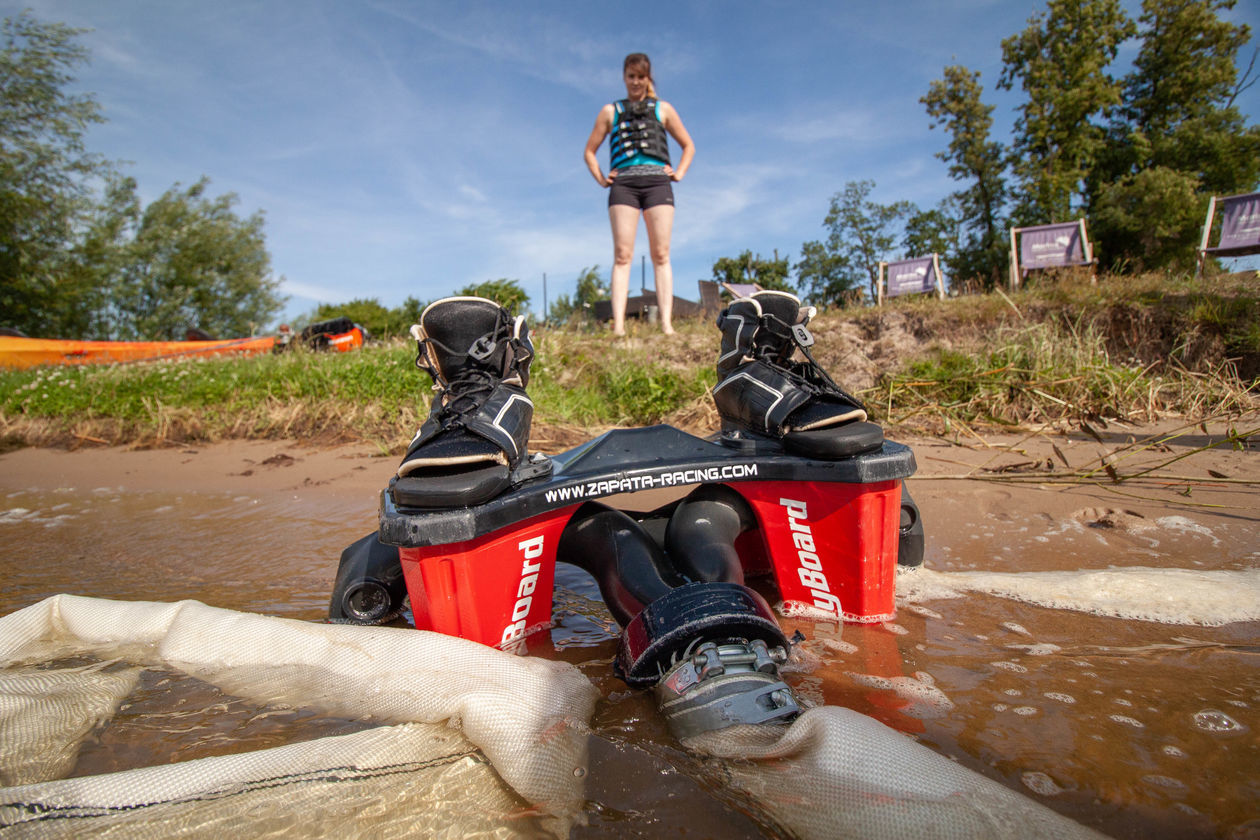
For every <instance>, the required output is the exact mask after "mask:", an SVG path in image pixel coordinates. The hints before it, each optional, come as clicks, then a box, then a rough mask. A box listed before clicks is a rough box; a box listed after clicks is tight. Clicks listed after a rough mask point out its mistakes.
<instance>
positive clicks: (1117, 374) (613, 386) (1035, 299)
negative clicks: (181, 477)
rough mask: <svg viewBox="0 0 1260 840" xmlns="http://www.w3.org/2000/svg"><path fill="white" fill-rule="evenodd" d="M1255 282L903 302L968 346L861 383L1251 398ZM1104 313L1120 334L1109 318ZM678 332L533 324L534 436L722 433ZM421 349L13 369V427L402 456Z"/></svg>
mask: <svg viewBox="0 0 1260 840" xmlns="http://www.w3.org/2000/svg"><path fill="white" fill-rule="evenodd" d="M1256 288H1257V286H1256V284H1255V283H1254V282H1246V281H1240V282H1239V283H1237V284H1236V285H1235V286H1234V287H1233V288H1232V289H1222V288H1221V287H1220V286H1219V285H1217V286H1209V285H1207V283H1205V282H1199V281H1194V280H1193V279H1192V278H1184V277H1183V278H1171V279H1170V278H1158V277H1150V276H1146V277H1142V278H1111V279H1107V280H1104V281H1100V282H1099V284H1098V285H1096V286H1095V285H1093V284H1089V283H1087V282H1064V283H1060V284H1057V285H1053V286H1049V285H1048V286H1047V287H1046V288H1044V289H1032V290H1025V291H1022V292H1020V293H1018V294H1013V295H1009V296H1007V295H997V294H991V295H977V296H973V297H969V298H966V299H959V300H947V301H943V302H942V301H936V300H911V301H895V302H894V303H893V304H892V306H891V307H890V308H891V309H894V310H899V311H900V313H901V314H902V316H903V317H905V318H908V319H913V320H915V321H916V322H921V323H922V324H923V325H924V327H923V329H922V330H921V332H922V333H923V334H924V335H927V336H936V337H944V336H945V335H946V334H948V333H949V332H950V331H951V330H952V331H954V333H955V335H954V338H955V339H956V340H953V341H952V342H951V341H941V342H938V343H936V344H928V343H926V340H925V343H924V344H923V345H921V346H920V348H919V349H918V351H917V352H908V353H907V354H906V355H905V356H904V357H903V361H902V362H901V363H900V366H899V367H897V368H894V369H891V370H888V371H886V372H885V373H884V374H883V376H882V377H881V378H880V379H879V380H878V382H877V383H876V384H875V386H874V387H873V388H871V389H867V390H865V391H863V392H862V394H861V395H862V396H863V398H864V399H866V400H867V402H868V404H869V405H870V407H871V408H872V410H873V412H874V415H875V419H877V420H878V421H879V422H881V423H883V424H884V425H886V426H891V427H894V428H896V427H900V428H903V429H912V430H927V431H947V430H952V429H956V428H958V427H960V426H975V425H991V424H997V425H1001V426H1013V425H1022V424H1038V423H1047V422H1054V421H1061V420H1065V419H1067V420H1072V419H1084V418H1092V417H1117V418H1126V419H1130V420H1135V421H1143V420H1150V419H1154V418H1156V417H1159V416H1161V415H1164V414H1169V413H1172V414H1180V415H1184V416H1187V417H1190V418H1196V417H1208V416H1219V415H1222V414H1243V413H1246V412H1250V411H1255V410H1256V409H1257V407H1258V406H1260V400H1258V399H1257V393H1256V383H1255V381H1251V382H1246V383H1244V382H1242V381H1240V380H1239V378H1238V376H1237V375H1236V373H1235V372H1234V370H1233V368H1232V367H1231V365H1230V364H1229V362H1228V359H1229V358H1230V357H1229V355H1228V353H1229V352H1232V351H1231V349H1230V348H1231V347H1238V348H1240V349H1241V351H1243V352H1247V348H1248V347H1249V346H1250V347H1258V348H1260V309H1258V308H1257V307H1258V304H1257V294H1256ZM1115 306H1124V307H1128V308H1130V309H1131V310H1132V311H1133V312H1134V313H1135V315H1134V317H1132V318H1130V319H1128V320H1126V321H1124V330H1126V331H1132V332H1133V333H1134V335H1133V336H1129V335H1127V333H1126V335H1125V336H1124V340H1123V341H1117V337H1116V335H1115V334H1114V333H1115V329H1116V328H1115V326H1114V325H1115V323H1116V321H1115V319H1111V320H1110V321H1108V320H1107V319H1102V318H1099V317H1097V316H1098V313H1100V312H1106V311H1108V309H1109V307H1115ZM883 312H884V310H875V309H865V310H857V311H847V312H835V313H826V314H824V315H822V316H820V318H819V321H818V322H817V323H816V324H814V325H813V326H814V327H816V329H815V332H816V333H817V334H820V335H826V334H827V333H828V330H834V328H836V327H838V326H839V325H841V324H842V322H844V321H845V320H849V321H857V322H859V323H860V324H861V323H869V322H871V321H872V319H875V320H878V319H880V318H882V317H884V316H883ZM1108 323H1110V324H1111V325H1112V326H1111V327H1109V329H1111V330H1112V333H1113V334H1111V335H1108V334H1106V329H1108V327H1106V326H1100V324H1102V325H1106V324H1108ZM1170 324H1172V328H1173V332H1174V334H1178V335H1182V336H1183V338H1182V339H1181V340H1182V342H1183V343H1185V344H1187V345H1188V343H1191V342H1195V343H1196V347H1202V346H1206V345H1207V344H1210V341H1208V339H1212V337H1213V336H1215V337H1216V340H1220V341H1223V342H1224V344H1225V354H1224V355H1222V354H1220V353H1218V354H1217V356H1216V358H1217V359H1219V361H1214V362H1211V363H1210V364H1206V365H1205V364H1202V363H1197V364H1196V363H1185V362H1183V361H1179V360H1184V359H1187V358H1190V354H1189V353H1188V352H1187V351H1186V347H1185V346H1177V345H1175V344H1170V343H1169V339H1168V333H1169V330H1170V326H1169V325H1170ZM676 326H678V327H679V332H680V335H679V336H676V337H673V338H671V339H665V338H663V337H661V336H660V334H659V333H657V332H655V330H653V329H642V330H638V331H637V335H636V334H635V331H634V330H632V337H631V339H630V340H629V341H627V342H616V343H614V342H612V341H610V340H609V338H608V336H607V335H606V334H605V333H602V332H590V331H584V330H565V329H547V330H542V331H540V332H538V333H537V334H536V336H535V344H536V347H537V355H536V358H535V359H534V362H533V365H532V377H531V381H530V383H529V393H530V396H531V397H532V398H533V400H534V403H535V405H536V410H535V416H534V438H535V441H534V443H533V445H534V446H535V447H536V448H541V449H543V450H544V451H554V450H556V449H560V448H566V447H567V446H568V445H572V444H574V443H576V442H578V441H580V440H582V439H585V438H587V437H589V436H590V435H591V434H594V433H597V432H599V431H602V430H603V429H606V428H610V427H614V426H641V425H649V424H652V423H659V422H668V423H671V424H673V425H676V426H678V427H679V428H683V429H685V430H687V431H691V432H693V433H696V434H708V433H710V432H712V431H714V430H715V429H716V428H717V415H716V411H715V410H714V408H713V404H712V400H711V398H710V397H709V390H710V389H711V388H712V386H713V385H714V384H715V381H716V375H715V373H714V369H713V361H714V359H715V357H716V350H717V338H718V336H717V334H716V331H715V330H714V329H713V326H712V323H711V321H705V322H704V323H700V322H697V323H695V324H677V325H676ZM1138 346H1141V347H1143V348H1145V349H1144V350H1143V351H1142V352H1143V353H1145V355H1144V356H1143V359H1142V360H1139V359H1138V358H1137V357H1136V355H1134V354H1135V353H1137V351H1135V350H1133V351H1131V350H1126V351H1117V350H1116V349H1115V348H1117V347H1138ZM946 347H953V348H954V349H942V348H946ZM1109 347H1110V348H1112V349H1110V350H1109ZM960 348H963V349H960ZM1150 348H1156V349H1155V350H1154V351H1153V352H1148V351H1150ZM815 352H816V353H817V352H818V348H817V347H816V348H815ZM1117 354H1119V355H1124V357H1123V358H1115V357H1114V356H1115V355H1117ZM1126 354H1127V355H1126ZM414 357H415V345H414V344H413V343H411V342H403V341H394V342H392V343H384V344H377V345H370V346H368V347H365V348H364V349H363V350H361V351H358V352H354V353H345V354H338V353H314V352H304V351H299V352H292V353H287V354H283V355H278V356H271V355H267V356H256V357H250V358H231V357H216V358H208V359H182V360H173V361H160V362H152V363H132V364H120V365H110V366H74V367H58V368H44V369H36V370H25V371H5V370H0V438H3V440H4V441H5V445H7V446H15V445H24V444H71V445H73V444H74V443H76V442H81V441H83V440H93V441H101V442H105V443H126V444H139V445H162V444H176V443H184V442H197V441H214V440H220V439H225V438H286V439H299V440H309V441H314V442H342V441H368V442H372V443H374V444H375V445H377V446H378V447H380V448H381V449H382V450H388V451H398V450H399V449H401V448H402V447H403V446H404V445H405V444H406V442H407V441H408V440H409V439H410V437H411V435H412V434H413V433H414V431H415V429H416V428H417V427H418V426H419V424H420V423H421V422H422V421H423V419H424V417H425V416H426V415H427V413H428V410H429V402H430V399H431V397H432V392H431V390H430V385H431V383H430V381H429V378H428V376H427V375H426V374H424V373H422V372H421V371H418V370H417V369H416V368H415V366H414ZM1200 358H1202V357H1200Z"/></svg>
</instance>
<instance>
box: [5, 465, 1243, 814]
mask: <svg viewBox="0 0 1260 840" xmlns="http://www.w3.org/2000/svg"><path fill="white" fill-rule="evenodd" d="M2 501H3V504H2V505H0V540H2V544H3V545H4V548H3V549H0V575H3V579H4V581H5V586H4V588H3V590H2V591H0V612H3V613H8V612H11V611H12V610H15V609H18V608H20V607H23V606H27V605H29V604H32V603H34V602H36V601H38V600H40V599H42V598H44V597H46V596H49V595H53V594H56V593H59V592H68V593H73V594H81V595H96V596H102V597H109V598H119V599H127V600H158V601H174V600H179V599H183V598H195V599H197V600H200V601H204V602H206V603H208V604H212V605H215V606H221V607H228V608H232V609H240V610H247V611H252V612H260V613H266V614H271V615H281V616H286V617H290V618H297V619H307V620H320V619H322V618H323V617H324V616H325V615H326V611H327V604H328V597H329V593H330V591H331V587H332V583H333V576H334V574H335V571H336V564H337V558H338V556H339V554H340V552H341V549H342V548H344V547H345V546H346V545H348V544H349V543H350V542H352V541H354V540H355V539H357V538H358V537H360V536H362V535H363V534H365V533H367V532H369V531H370V530H372V529H373V528H374V527H375V521H376V516H375V499H373V498H365V499H362V500H360V501H355V502H348V501H328V500H324V502H322V503H321V506H319V507H316V506H315V505H314V504H313V503H312V502H309V501H301V500H298V499H294V498H284V497H283V495H279V496H277V497H255V496H233V495H212V494H197V493H191V492H190V493H184V494H180V495H171V494H159V493H124V492H121V491H118V490H115V489H111V488H100V489H96V490H92V491H88V492H82V491H77V492H61V493H46V494H33V493H13V494H10V495H9V496H7V497H6V498H5V499H3V500H2ZM1113 513H1114V512H1113ZM1106 519H1107V514H1106V512H1101V513H1100V512H1093V513H1091V512H1088V511H1085V512H1082V514H1081V516H1079V517H1078V518H1076V519H1073V520H1069V521H1058V522H1056V521H1052V520H1049V519H1043V518H1039V517H1038V516H1037V515H1035V514H1030V515H1028V516H1024V517H1017V516H1011V515H1009V514H1001V515H1000V518H995V516H993V515H984V514H982V515H981V521H980V524H979V526H978V527H977V529H976V530H975V531H974V532H973V533H970V534H968V535H967V537H966V538H965V539H962V540H959V541H958V542H957V543H955V544H949V543H945V542H942V541H941V540H940V539H935V538H934V539H930V540H929V553H928V566H929V567H930V568H929V569H928V570H925V574H924V577H923V578H921V579H919V580H918V581H917V582H916V583H915V584H914V585H913V586H911V585H908V584H906V583H905V582H904V581H903V585H902V588H903V589H904V590H905V591H906V592H907V593H911V594H912V597H910V598H908V599H907V598H902V599H901V602H900V605H899V611H898V616H897V619H896V621H895V622H890V623H887V624H884V625H879V626H872V627H857V626H846V627H839V626H837V625H835V624H832V623H828V622H813V621H810V620H808V619H804V618H799V617H798V618H784V619H783V625H784V629H785V630H786V631H787V633H788V634H789V635H791V634H792V633H793V632H794V631H795V630H797V629H799V630H801V631H802V632H803V633H804V635H805V636H806V641H805V642H803V643H801V644H800V645H799V646H798V647H797V649H796V651H795V654H794V656H793V660H792V662H791V663H789V666H788V667H787V669H786V673H785V677H786V679H787V680H788V681H789V682H790V683H791V684H792V685H793V686H794V687H795V688H796V689H797V691H798V692H799V694H800V695H801V696H802V697H804V698H806V699H808V700H810V701H813V702H815V703H828V704H833V705H842V706H847V707H850V708H853V709H856V710H858V711H860V712H863V713H865V714H868V715H871V716H872V717H875V718H877V719H878V720H881V721H883V722H885V723H887V724H889V725H890V726H893V727H896V728H898V729H900V730H902V731H903V732H906V733H908V734H910V735H911V736H912V737H915V738H917V739H919V740H920V741H921V742H922V743H925V744H927V745H929V746H931V747H932V748H933V749H935V750H937V751H939V752H941V753H943V754H945V755H948V756H950V757H953V758H955V759H956V760H958V761H959V762H960V763H962V764H964V765H965V766H967V767H969V768H971V769H973V770H976V771H977V772H980V773H982V774H984V775H986V776H988V777H990V778H994V779H997V780H999V781H1001V782H1003V783H1004V784H1006V785H1008V786H1010V787H1012V788H1015V789H1017V790H1020V791H1022V792H1024V793H1025V794H1027V795H1028V796H1031V797H1034V798H1035V799H1037V800H1038V801H1040V802H1042V803H1044V804H1046V805H1048V806H1050V807H1051V808H1054V809H1055V810H1057V811H1059V812H1061V813H1064V814H1067V815H1069V816H1072V817H1073V818H1075V819H1077V820H1079V821H1081V822H1083V823H1085V824H1087V825H1090V826H1092V827H1095V828H1098V829H1100V830H1102V831H1103V832H1105V833H1107V834H1110V835H1112V836H1115V837H1124V838H1128V837H1132V838H1139V837H1151V836H1159V837H1212V836H1222V835H1224V836H1228V835H1229V834H1230V833H1231V832H1234V831H1241V832H1246V831H1247V830H1248V829H1251V830H1255V829H1256V827H1257V825H1258V824H1257V823H1256V822H1255V821H1256V820H1257V819H1258V818H1260V810H1258V809H1257V806H1256V804H1255V803H1256V802H1258V801H1260V774H1258V773H1257V772H1256V768H1257V767H1260V742H1258V738H1257V733H1258V731H1260V716H1258V715H1257V711H1256V710H1257V708H1260V669H1258V668H1257V665H1260V661H1258V659H1257V656H1258V654H1260V633H1258V632H1257V631H1260V622H1258V621H1256V620H1255V613H1254V612H1253V613H1247V612H1246V610H1247V609H1248V608H1249V607H1250V608H1252V609H1254V607H1255V604H1256V603H1260V598H1255V597H1254V591H1253V590H1251V589H1248V587H1255V586H1256V582H1255V578H1254V575H1255V574H1256V572H1255V571H1254V568H1253V567H1254V566H1255V559H1256V558H1257V556H1260V554H1258V553H1257V551H1258V549H1260V537H1258V536H1257V535H1256V534H1255V533H1254V529H1253V528H1251V526H1250V523H1245V522H1244V523H1240V524H1235V525H1229V524H1223V525H1222V526H1221V527H1220V528H1215V529H1210V528H1204V527H1203V526H1200V525H1196V524H1195V523H1194V522H1191V521H1189V520H1182V519H1178V518H1176V517H1167V518H1166V521H1162V522H1161V521H1152V522H1137V523H1134V522H1128V523H1125V522H1124V521H1123V519H1122V518H1115V517H1113V519H1112V521H1111V522H1110V524H1107V523H1106V522H1105V520H1106ZM1100 522H1101V523H1104V524H1101V525H1100V524H1099V523H1100ZM1117 523H1118V524H1117ZM1085 565H1088V567H1089V568H1091V569H1096V570H1104V569H1107V568H1108V567H1109V566H1117V567H1127V568H1128V569H1129V574H1128V575H1127V577H1126V576H1125V575H1124V574H1123V573H1121V574H1119V575H1118V576H1116V575H1112V576H1111V577H1109V578H1102V577H1100V578H1098V579H1097V580H1096V581H1095V582H1094V583H1092V584H1091V583H1089V582H1088V580H1087V579H1086V576H1085V575H1084V574H1083V573H1079V572H1068V571H1065V570H1071V569H1076V568H1078V567H1079V566H1085ZM1133 567H1142V571H1141V573H1140V574H1138V573H1136V572H1133V571H1132V569H1133ZM1032 572H1036V573H1038V574H1040V575H1041V576H1040V577H1038V576H1037V575H1036V574H1031V573H1032ZM1189 572H1198V573H1203V575H1201V576H1200V577H1199V578H1196V579H1197V580H1206V581H1209V582H1210V581H1218V582H1219V581H1220V580H1229V581H1232V583H1230V584H1229V585H1227V586H1226V587H1225V588H1224V589H1222V590H1216V593H1217V594H1215V595H1213V594H1211V593H1212V590H1205V591H1207V592H1208V594H1207V595H1206V596H1204V595H1203V594H1202V593H1198V594H1196V593H1195V592H1194V591H1191V581H1192V580H1194V579H1192V578H1187V577H1185V575H1186V574H1187V573H1189ZM1026 573H1027V574H1026ZM1217 573H1229V574H1230V575H1235V577H1233V578H1229V577H1225V578H1222V577H1220V576H1219V575H1217ZM1047 574H1049V575H1050V577H1046V575H1047ZM1213 575H1216V576H1215V577H1214V576H1213ZM985 576H987V577H985ZM1055 576H1057V577H1055ZM1143 576H1145V577H1144V579H1143ZM1118 579H1120V580H1123V581H1127V583H1126V584H1125V586H1128V589H1127V590H1126V592H1125V593H1124V597H1126V598H1128V599H1130V601H1129V602H1130V603H1132V602H1137V603H1139V605H1140V603H1141V602H1142V601H1143V599H1146V602H1147V603H1148V605H1150V606H1152V607H1159V608H1160V609H1161V610H1162V611H1163V612H1162V613H1161V615H1164V617H1165V618H1167V617H1168V616H1167V614H1168V613H1171V612H1176V611H1177V610H1178V609H1180V610H1181V611H1182V612H1183V613H1184V612H1185V611H1186V610H1190V611H1192V612H1193V611H1194V610H1196V609H1197V610H1198V612H1199V615H1197V616H1191V617H1192V618H1197V620H1199V621H1200V624H1194V625H1187V624H1184V623H1181V624H1178V623H1156V622H1150V621H1139V620H1132V619H1123V618H1117V617H1114V615H1118V614H1123V613H1115V612H1114V611H1113V614H1101V615H1100V614H1094V612H1104V613H1105V612H1107V611H1106V610H1095V611H1093V612H1091V611H1089V609H1088V608H1089V606H1090V605H1091V604H1093V605H1095V606H1098V605H1101V604H1103V603H1104V602H1108V603H1111V602H1114V601H1115V600H1116V599H1117V598H1120V597H1121V595H1120V594H1119V593H1118V592H1117V591H1116V586H1117V585H1118V584H1116V582H1115V581H1116V580H1118ZM923 581H928V582H929V583H930V584H931V586H926V587H925V585H924V584H923ZM753 583H754V585H755V586H756V587H757V588H759V589H761V591H762V592H763V594H765V595H767V597H768V598H769V599H770V600H771V602H772V603H773V601H774V600H775V595H774V590H773V584H772V583H771V582H769V581H762V582H753ZM1122 588H1123V587H1122ZM945 595H950V596H951V597H943V596H945ZM1196 598H1198V599H1199V600H1195V599H1196ZM1226 602H1228V604H1227V603H1226ZM1238 604H1241V605H1242V606H1241V607H1240V609H1242V611H1243V612H1242V613H1241V614H1239V613H1227V612H1223V611H1224V609H1225V607H1226V606H1230V605H1233V606H1237V605H1238ZM1050 605H1053V606H1050ZM1196 605H1197V606H1196ZM1231 608H1232V607H1231ZM1214 610H1216V611H1217V612H1218V613H1219V615H1217V617H1218V618H1220V617H1221V615H1224V616H1225V618H1224V620H1226V621H1228V623H1220V622H1219V621H1211V620H1209V619H1210V618H1211V616H1212V615H1213V614H1214V613H1213V611H1214ZM554 615H555V626H554V628H553V629H552V631H551V633H550V634H545V633H543V634H536V635H535V636H534V637H532V638H531V640H530V645H529V648H530V653H531V654H533V655H539V656H548V657H553V658H558V659H563V660H566V661H569V662H572V663H573V664H575V665H577V666H578V667H579V668H580V669H581V670H582V671H583V673H585V674H586V675H587V676H588V677H589V678H590V679H591V680H592V682H594V683H595V685H596V686H597V687H598V688H599V689H600V691H601V693H602V695H603V697H604V700H603V702H601V704H600V705H599V706H598V707H597V710H596V717H595V720H594V727H595V734H596V737H595V739H594V741H593V746H592V750H593V753H594V755H593V761H592V764H591V773H590V778H589V779H588V796H589V803H588V808H587V811H588V813H587V816H588V818H589V825H588V826H586V827H584V828H581V829H578V830H577V831H576V832H575V834H576V836H588V837H613V836H616V837H625V836H649V835H650V836H659V835H660V834H662V833H666V834H674V833H679V832H682V831H685V832H686V833H687V834H689V835H691V836H701V837H756V836H765V835H767V834H769V835H773V834H774V833H775V831H774V829H773V828H772V827H771V826H769V825H768V824H767V823H766V822H765V821H764V820H762V819H761V818H759V817H758V815H757V814H756V812H755V809H753V808H751V807H750V806H748V805H747V803H743V802H740V801H738V800H735V799H732V798H731V796H732V795H731V794H729V793H728V792H726V791H725V790H724V789H723V788H722V787H721V786H720V783H719V782H718V781H717V779H716V777H715V776H714V775H713V769H712V767H710V766H708V765H706V764H705V763H704V762H701V761H699V760H698V759H696V758H695V757H693V756H691V755H689V754H687V753H686V752H684V751H682V750H680V749H679V748H678V747H677V746H676V745H675V744H674V742H673V741H672V739H671V738H670V737H669V735H668V733H667V732H666V730H665V728H664V725H663V724H662V722H661V721H660V720H659V718H658V715H657V713H656V710H655V705H654V703H653V701H652V699H651V697H650V696H649V695H648V694H647V693H645V692H636V691H630V690H628V689H627V688H626V686H625V685H624V684H623V683H621V682H620V681H618V680H617V679H616V678H615V677H613V675H612V671H611V667H610V662H611V660H612V658H613V656H614V654H615V652H616V633H617V627H616V624H615V623H614V622H613V620H612V618H611V616H610V615H609V614H608V612H607V610H606V609H605V608H604V606H603V604H602V602H601V601H600V599H599V592H598V589H597V587H596V586H595V584H594V582H593V580H591V578H590V577H589V576H588V575H586V574H585V573H583V572H581V571H579V570H577V569H575V568H573V567H570V566H566V565H561V566H560V567H559V568H558V569H557V592H556V597H555V608H554ZM1239 615H1241V616H1242V617H1243V618H1246V619H1247V620H1243V621H1239V620H1236V619H1237V618H1238V617H1239ZM1184 619H1185V616H1184V615H1182V616H1181V617H1179V618H1176V620H1184ZM1202 623H1207V624H1219V626H1202ZM367 725H368V724H365V723H361V722H357V721H351V720H344V719H337V718H330V717H326V716H321V715H317V714H315V713H312V712H309V711H304V710H300V709H297V710H294V709H276V708H268V707H259V706H256V705H251V704H249V703H245V702H243V701H241V700H239V699H237V698H234V697H231V696H228V695H225V694H223V693H221V692H220V691H218V690H217V689H215V688H213V687H211V686H208V685H207V684H205V683H203V682H201V681H199V680H197V679H195V678H193V677H189V676H184V675H179V674H173V673H168V672H163V671H155V670H151V671H147V672H145V674H144V675H143V677H142V678H141V682H140V685H139V687H138V688H137V689H136V690H135V691H134V692H133V693H132V695H131V696H130V697H129V698H128V700H127V702H126V703H125V705H124V707H123V708H122V710H121V711H120V713H119V714H118V715H117V716H116V717H115V718H114V719H113V720H111V721H110V722H108V723H107V724H105V725H104V726H102V727H101V728H99V729H98V730H97V731H96V732H95V733H94V735H93V736H92V737H91V738H90V739H89V741H88V742H87V743H86V744H85V745H84V748H83V750H82V752H81V754H80V757H79V761H78V764H77V766H76V767H75V770H74V774H75V775H84V774H91V773H99V772H106V771H111V770H117V769H124V768H129V767H138V766H148V765H153V764H162V763H168V762H172V761H183V760H187V759H191V758H198V757H203V756H210V755H220V754H225V753H232V752H241V751H247V750H254V749H260V748H264V747H271V746H278V745H281V744H285V743H293V742H297V741H303V740H308V739H311V738H316V737H321V736H324V735H332V734H345V733H349V732H353V731H356V730H357V729H361V728H364V727H366V726H367Z"/></svg>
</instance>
